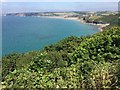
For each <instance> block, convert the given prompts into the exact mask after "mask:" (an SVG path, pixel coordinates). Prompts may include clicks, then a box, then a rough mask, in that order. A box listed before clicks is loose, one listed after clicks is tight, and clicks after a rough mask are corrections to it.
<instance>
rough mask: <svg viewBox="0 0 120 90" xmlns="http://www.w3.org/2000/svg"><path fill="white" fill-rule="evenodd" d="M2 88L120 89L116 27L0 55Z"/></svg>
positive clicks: (118, 32)
mask: <svg viewBox="0 0 120 90" xmlns="http://www.w3.org/2000/svg"><path fill="white" fill-rule="evenodd" d="M2 62H3V67H2V72H3V73H2V75H3V79H2V84H3V86H4V87H6V88H29V89H32V88H85V89H100V88H120V28H119V27H112V28H109V29H106V30H104V31H103V32H99V33H97V34H94V35H92V36H84V37H79V38H78V37H74V36H71V37H68V38H65V39H63V40H61V41H60V42H58V43H56V44H53V45H50V46H47V47H45V48H44V49H43V50H42V51H33V52H28V53H22V54H18V53H15V54H10V55H7V56H4V57H3V58H2Z"/></svg>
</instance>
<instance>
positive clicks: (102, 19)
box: [87, 14, 120, 26]
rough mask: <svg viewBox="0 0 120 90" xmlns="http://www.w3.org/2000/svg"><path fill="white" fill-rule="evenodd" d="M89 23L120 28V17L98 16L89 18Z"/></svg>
mask: <svg viewBox="0 0 120 90" xmlns="http://www.w3.org/2000/svg"><path fill="white" fill-rule="evenodd" d="M87 21H89V22H92V21H94V22H102V23H110V26H119V22H120V18H119V15H118V14H116V15H107V16H103V15H98V16H89V17H88V18H87Z"/></svg>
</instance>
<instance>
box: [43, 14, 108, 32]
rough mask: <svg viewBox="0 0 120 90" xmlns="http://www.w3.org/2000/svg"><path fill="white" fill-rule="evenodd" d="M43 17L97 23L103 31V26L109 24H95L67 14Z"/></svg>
mask: <svg viewBox="0 0 120 90" xmlns="http://www.w3.org/2000/svg"><path fill="white" fill-rule="evenodd" d="M42 17H47V18H57V19H66V20H75V21H79V22H81V23H83V24H91V25H96V26H99V28H98V29H99V30H100V31H103V28H104V27H106V26H108V25H109V24H93V23H86V22H85V21H84V20H82V19H79V18H78V17H65V16H42Z"/></svg>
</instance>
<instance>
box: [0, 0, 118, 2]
mask: <svg viewBox="0 0 120 90" xmlns="http://www.w3.org/2000/svg"><path fill="white" fill-rule="evenodd" d="M0 1H2V2H73V1H74V2H119V0H0Z"/></svg>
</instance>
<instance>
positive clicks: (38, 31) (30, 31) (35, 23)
mask: <svg viewBox="0 0 120 90" xmlns="http://www.w3.org/2000/svg"><path fill="white" fill-rule="evenodd" d="M97 32H99V30H98V27H97V26H92V25H87V24H81V23H80V22H78V21H73V20H64V19H53V18H45V17H17V16H5V17H3V18H2V54H3V55H6V54H9V53H13V52H27V51H33V50H41V49H42V48H43V47H45V46H47V45H50V44H54V43H55V42H58V41H59V40H61V39H63V38H65V37H68V36H71V35H72V36H85V35H92V34H95V33H97Z"/></svg>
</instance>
